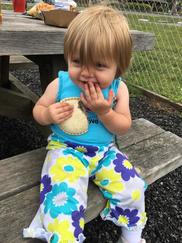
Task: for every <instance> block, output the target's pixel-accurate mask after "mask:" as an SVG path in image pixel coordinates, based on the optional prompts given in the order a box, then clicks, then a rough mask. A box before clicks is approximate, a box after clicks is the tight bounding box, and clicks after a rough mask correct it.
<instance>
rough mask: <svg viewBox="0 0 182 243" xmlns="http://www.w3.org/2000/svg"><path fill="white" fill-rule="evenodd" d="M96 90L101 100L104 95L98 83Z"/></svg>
mask: <svg viewBox="0 0 182 243" xmlns="http://www.w3.org/2000/svg"><path fill="white" fill-rule="evenodd" d="M95 90H96V93H97V96H98V97H99V98H102V97H103V94H102V91H101V88H100V87H99V85H98V84H97V83H96V84H95Z"/></svg>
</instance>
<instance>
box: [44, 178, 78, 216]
mask: <svg viewBox="0 0 182 243" xmlns="http://www.w3.org/2000/svg"><path fill="white" fill-rule="evenodd" d="M75 193H76V192H75V189H74V188H71V187H70V188H69V187H68V186H67V184H66V183H65V182H63V183H60V184H55V185H54V186H53V187H52V191H51V192H49V193H48V194H47V196H46V199H45V201H44V206H45V208H44V213H47V212H48V211H49V212H50V215H51V217H52V218H56V217H57V216H58V215H59V214H61V213H63V214H67V215H70V214H71V213H72V212H73V211H75V210H77V204H78V201H77V200H76V199H75V198H74V195H75Z"/></svg>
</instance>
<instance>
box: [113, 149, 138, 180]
mask: <svg viewBox="0 0 182 243" xmlns="http://www.w3.org/2000/svg"><path fill="white" fill-rule="evenodd" d="M116 157H117V159H115V160H114V161H113V163H114V164H115V168H114V169H115V171H116V172H118V173H121V175H122V178H123V180H124V181H129V179H130V177H133V178H134V177H135V176H137V174H136V171H135V169H134V167H133V166H132V164H131V163H130V162H129V161H128V160H127V158H126V157H125V156H124V155H122V154H119V153H117V154H116Z"/></svg>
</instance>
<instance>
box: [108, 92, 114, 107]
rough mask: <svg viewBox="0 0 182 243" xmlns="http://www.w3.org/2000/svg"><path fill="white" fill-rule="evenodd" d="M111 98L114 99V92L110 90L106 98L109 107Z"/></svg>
mask: <svg viewBox="0 0 182 243" xmlns="http://www.w3.org/2000/svg"><path fill="white" fill-rule="evenodd" d="M113 98H114V92H113V90H110V91H109V95H108V98H107V101H108V103H109V104H110V105H111V104H112V101H113Z"/></svg>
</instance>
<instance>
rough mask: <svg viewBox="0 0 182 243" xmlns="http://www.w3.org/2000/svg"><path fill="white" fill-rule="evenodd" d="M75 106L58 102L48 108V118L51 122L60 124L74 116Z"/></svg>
mask: <svg viewBox="0 0 182 243" xmlns="http://www.w3.org/2000/svg"><path fill="white" fill-rule="evenodd" d="M72 113H73V106H71V105H70V104H68V103H64V102H57V103H54V104H52V105H50V106H49V107H48V108H47V118H48V120H49V121H50V123H56V124H59V123H61V122H63V121H65V120H67V119H68V118H70V117H71V116H72Z"/></svg>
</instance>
